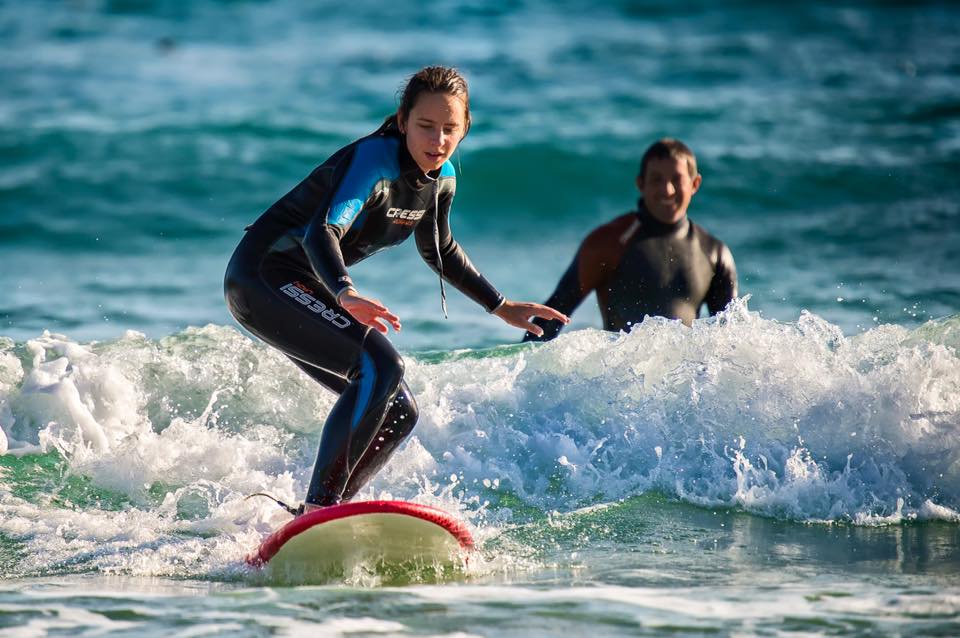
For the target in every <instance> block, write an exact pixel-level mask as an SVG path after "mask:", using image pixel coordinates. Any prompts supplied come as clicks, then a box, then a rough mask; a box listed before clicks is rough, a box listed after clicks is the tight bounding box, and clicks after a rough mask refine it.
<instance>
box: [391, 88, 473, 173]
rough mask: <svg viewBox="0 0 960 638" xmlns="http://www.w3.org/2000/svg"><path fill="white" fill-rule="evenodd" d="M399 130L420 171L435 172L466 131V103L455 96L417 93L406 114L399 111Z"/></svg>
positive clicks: (451, 152) (455, 147)
mask: <svg viewBox="0 0 960 638" xmlns="http://www.w3.org/2000/svg"><path fill="white" fill-rule="evenodd" d="M400 131H401V132H402V133H404V134H406V136H407V150H409V151H410V155H411V156H412V157H413V159H414V161H416V162H417V166H419V167H420V170H422V171H423V172H424V173H427V172H429V171H435V170H437V169H439V168H440V167H441V166H443V163H444V162H446V161H447V160H448V159H450V156H451V155H453V152H454V151H455V150H457V144H459V143H460V140H462V139H463V136H464V135H466V134H467V118H466V106H465V105H464V103H463V100H462V99H461V98H459V97H457V96H456V95H448V94H446V93H421V94H420V97H418V98H417V101H416V102H415V103H414V105H413V108H412V109H411V110H410V113H408V114H404V113H401V114H400Z"/></svg>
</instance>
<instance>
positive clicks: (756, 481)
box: [0, 304, 960, 575]
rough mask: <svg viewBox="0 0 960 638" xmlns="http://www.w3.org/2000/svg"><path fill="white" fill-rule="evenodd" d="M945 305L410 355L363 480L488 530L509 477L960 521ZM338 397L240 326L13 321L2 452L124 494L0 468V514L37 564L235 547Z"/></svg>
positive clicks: (298, 476) (544, 499) (952, 339)
mask: <svg viewBox="0 0 960 638" xmlns="http://www.w3.org/2000/svg"><path fill="white" fill-rule="evenodd" d="M958 325H960V322H958V320H957V319H956V318H953V319H947V320H942V321H940V322H935V323H930V324H927V325H926V326H924V327H922V328H920V329H918V330H915V331H912V332H911V331H908V330H906V329H903V328H900V327H896V326H880V327H878V328H876V329H874V330H871V331H869V332H866V333H864V334H861V335H858V336H856V337H852V338H848V337H845V336H844V335H843V334H842V333H841V331H840V330H839V329H838V328H837V327H835V326H832V325H830V324H828V323H827V322H825V321H823V320H822V319H820V318H818V317H816V316H814V315H810V314H804V315H802V316H801V317H800V318H799V320H798V321H797V322H796V323H778V322H774V321H768V320H765V319H763V318H762V317H760V316H758V315H757V314H755V313H750V312H748V311H747V309H746V307H745V305H743V304H740V305H736V306H735V307H733V308H732V309H731V310H729V311H728V312H727V313H725V314H722V315H720V316H718V317H714V318H712V319H708V320H701V321H698V322H696V323H695V325H694V326H693V327H692V328H688V327H685V326H683V325H681V324H679V323H676V322H671V321H665V320H656V319H654V320H647V321H645V322H644V323H643V324H641V325H639V326H637V327H636V328H635V329H634V330H633V331H632V332H631V333H630V334H620V335H616V334H610V333H605V332H601V331H595V330H585V331H580V332H575V333H571V334H567V335H563V336H561V337H560V338H558V339H556V340H555V341H553V342H550V343H547V344H532V345H525V346H508V347H504V348H500V349H493V350H490V351H485V352H481V353H474V352H460V353H450V354H448V355H446V356H444V357H442V359H441V361H439V362H431V361H430V360H429V359H427V358H420V359H418V358H417V357H416V356H413V357H408V364H407V379H408V382H409V384H410V386H411V388H412V390H413V392H414V394H415V395H416V397H417V400H418V403H419V405H420V410H421V419H420V422H419V424H418V426H417V428H416V430H415V431H414V434H413V436H412V437H411V438H410V440H409V441H408V442H407V443H406V444H405V446H404V447H403V448H402V449H401V450H400V451H399V452H398V453H397V455H396V456H395V458H394V459H393V460H392V462H391V463H390V464H388V466H387V467H386V468H385V469H384V470H383V471H382V472H381V474H380V475H379V476H378V477H377V478H376V479H375V480H374V481H373V482H372V483H371V485H370V486H368V487H367V488H366V490H365V491H364V492H363V493H362V495H361V496H363V497H377V498H402V499H411V500H416V501H419V502H424V503H428V504H433V505H437V506H440V507H443V508H446V509H448V510H452V511H455V512H458V513H459V514H461V515H462V516H464V517H466V518H467V519H468V520H469V521H471V523H472V524H473V526H474V530H475V532H476V534H477V535H478V536H479V537H480V540H481V541H483V540H484V539H485V538H486V537H488V536H489V535H493V534H496V533H497V529H498V528H500V527H501V526H502V525H503V524H504V523H505V522H507V521H510V520H511V519H514V520H515V517H514V513H513V512H512V511H511V509H510V508H508V507H506V506H504V505H502V504H501V500H502V499H501V496H502V495H503V494H505V493H506V492H509V493H511V494H512V495H513V497H517V498H519V499H520V501H521V502H523V503H524V504H525V505H527V506H532V507H535V508H539V509H540V510H541V511H550V510H559V511H570V510H573V509H575V508H578V507H581V506H583V505H586V504H590V503H596V502H611V501H615V500H617V499H621V498H625V497H629V496H633V495H636V494H640V493H643V492H645V491H649V490H651V489H656V490H660V491H663V492H666V493H668V494H671V495H674V496H676V497H678V498H680V499H683V500H686V501H689V502H691V503H695V504H700V505H704V506H723V507H726V506H732V507H741V508H744V509H745V510H747V511H750V512H754V513H758V514H762V515H770V516H778V517H788V518H793V519H799V520H810V521H817V520H847V521H850V522H853V523H856V524H865V525H876V524H891V523H897V522H900V521H902V520H905V519H915V518H920V519H939V520H947V521H957V520H960V514H958V511H960V469H958V468H960V446H958V445H957V439H958V433H960V356H958V344H957V332H958ZM332 404H333V396H332V395H331V394H330V393H328V392H326V391H325V390H322V389H320V388H318V387H317V386H316V385H315V384H314V383H313V382H312V381H311V380H310V379H308V378H307V377H306V376H305V375H303V374H301V373H300V372H299V371H298V370H297V369H296V368H294V367H293V366H292V365H290V364H289V363H288V362H287V361H286V360H285V359H284V358H283V357H282V356H281V355H279V354H278V353H277V352H275V351H273V350H271V349H270V348H267V347H265V346H263V345H262V344H259V343H255V342H253V341H250V340H249V339H248V338H246V337H244V336H243V335H241V334H240V333H238V332H237V331H235V330H234V329H232V328H226V327H218V326H207V327H205V328H194V329H189V330H186V331H184V332H182V333H180V334H177V335H173V336H170V337H167V338H165V339H162V340H160V341H156V342H155V341H151V340H149V339H146V338H145V337H144V336H143V335H139V334H136V333H128V334H126V335H124V336H123V337H122V338H120V339H118V340H116V341H113V342H109V343H91V344H78V343H75V342H72V341H71V340H69V339H68V338H66V337H63V336H59V335H53V334H49V333H45V334H44V335H42V336H40V337H38V338H37V339H34V340H31V341H29V342H27V343H26V344H21V345H16V344H13V343H12V342H10V341H9V340H6V341H4V342H2V343H0V426H2V430H3V432H4V439H7V440H8V441H9V447H10V450H9V453H17V454H21V455H22V454H29V453H41V452H49V451H51V450H57V451H58V453H59V454H60V455H62V457H63V458H64V459H65V461H66V466H67V468H68V474H69V475H74V476H84V477H88V478H89V480H90V481H91V482H92V484H93V486H94V487H96V488H97V489H101V490H106V491H107V492H108V493H110V494H118V495H120V496H121V497H122V498H125V499H127V500H128V501H129V503H130V506H129V507H127V508H125V509H124V510H123V511H121V512H112V511H104V510H101V509H99V508H98V507H97V506H95V505H89V504H83V505H81V506H79V507H75V508H71V507H64V505H63V504H62V503H60V502H59V501H57V499H56V498H54V497H55V496H56V495H55V494H51V495H46V496H43V497H29V498H20V497H17V496H15V495H14V493H13V490H11V489H10V488H11V487H12V486H11V485H10V483H9V481H11V480H12V479H10V478H9V477H0V481H3V482H4V485H5V489H4V490H2V491H0V532H2V533H4V534H7V535H10V536H11V537H14V538H17V539H20V540H21V542H23V543H25V544H26V545H27V547H28V549H29V550H30V551H28V552H27V553H26V556H27V559H26V563H25V564H24V565H22V567H23V569H25V570H26V572H27V573H31V572H43V571H44V570H50V569H52V570H55V571H56V570H58V569H69V565H71V564H75V563H76V564H84V565H86V566H87V567H96V568H97V569H99V570H102V571H105V572H111V571H119V572H122V573H135V574H143V575H149V574H194V573H211V572H218V571H221V572H222V571H223V570H228V571H229V570H233V569H239V565H238V563H239V561H238V558H239V557H240V556H242V555H243V554H244V553H245V552H246V551H248V550H249V549H250V548H252V547H253V546H254V545H255V543H256V541H257V539H259V538H260V537H261V536H262V535H263V534H265V533H266V532H268V531H270V530H272V529H274V528H275V527H276V526H277V525H278V524H280V523H281V522H282V521H283V520H285V515H284V514H283V513H282V512H281V511H280V510H279V509H278V508H276V507H275V506H274V505H273V504H272V503H270V502H269V501H266V500H265V499H251V500H244V498H243V497H244V496H245V495H246V494H249V493H252V492H259V491H266V492H270V493H273V494H275V495H276V496H277V497H279V498H281V499H283V500H285V501H288V502H296V501H297V500H298V499H299V498H302V494H303V493H304V491H305V488H306V484H307V481H308V479H309V472H310V468H311V464H312V461H313V456H314V454H315V446H316V443H317V439H318V432H319V428H320V424H321V423H322V420H323V418H324V416H325V415H326V413H327V412H328V411H329V409H330V407H331V406H332ZM13 487H15V486H13ZM504 502H505V501H504Z"/></svg>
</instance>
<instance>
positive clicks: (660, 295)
mask: <svg viewBox="0 0 960 638" xmlns="http://www.w3.org/2000/svg"><path fill="white" fill-rule="evenodd" d="M592 290H596V292H597V302H598V303H599V304H600V315H601V316H602V318H603V327H604V329H606V330H613V331H619V330H629V329H630V327H631V326H632V325H633V324H636V323H640V322H641V321H643V318H644V316H646V315H651V316H660V317H669V318H671V319H680V320H682V321H683V322H684V323H685V324H687V325H690V324H691V323H693V320H694V319H696V318H697V315H698V314H699V312H700V306H702V305H703V304H706V305H707V309H708V310H709V311H710V314H716V313H718V312H720V311H721V310H723V309H724V308H725V307H726V306H727V304H728V303H730V300H732V299H733V298H734V297H736V296H737V270H736V266H735V265H734V262H733V255H732V254H731V253H730V250H729V249H728V248H727V247H726V245H724V243H723V242H722V241H720V240H719V239H717V238H715V237H713V236H712V235H710V233H708V232H707V231H705V230H704V229H703V228H702V227H701V226H699V225H697V224H695V223H693V222H691V221H690V220H688V219H687V218H686V216H684V218H683V219H682V220H680V221H679V222H677V223H675V224H664V223H663V222H660V221H658V220H657V219H655V218H654V217H653V216H652V215H651V214H650V212H649V211H648V210H647V208H646V206H645V205H644V203H643V200H640V203H639V205H638V207H637V210H636V211H635V212H632V213H627V214H626V215H622V216H620V217H618V218H616V219H614V220H613V221H612V222H610V223H608V224H604V225H603V226H600V227H599V228H597V229H595V230H594V231H593V232H592V233H590V234H589V235H588V236H587V238H586V239H585V240H584V241H583V244H582V245H581V246H580V250H578V251H577V254H576V256H575V257H574V259H573V263H571V264H570V267H569V268H568V269H567V271H566V273H564V275H563V277H562V278H561V279H560V283H558V284H557V289H556V290H554V292H553V294H552V295H551V296H550V298H549V299H548V300H547V301H546V302H545V303H546V305H548V306H550V307H552V308H555V309H557V310H559V311H560V312H562V313H564V314H567V315H569V314H570V313H572V312H573V311H574V310H575V309H576V307H577V306H579V305H580V302H582V301H583V299H584V298H585V297H586V296H587V295H588V294H590V291H592ZM534 323H535V324H537V325H538V326H540V327H541V328H543V336H542V337H537V336H535V335H533V334H532V333H529V332H528V333H526V335H525V336H524V338H523V340H524V341H547V340H549V339H553V338H554V337H556V336H557V333H559V332H560V330H561V328H562V327H563V324H561V323H560V322H559V321H547V320H544V319H535V320H534Z"/></svg>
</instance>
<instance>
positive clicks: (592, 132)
mask: <svg viewBox="0 0 960 638" xmlns="http://www.w3.org/2000/svg"><path fill="white" fill-rule="evenodd" d="M957 17H958V15H957V12H956V9H955V8H953V7H951V5H950V4H949V3H944V4H935V3H934V4H925V3H919V4H918V3H913V2H905V3H896V2H882V3H873V2H864V3H855V2H854V3H840V4H836V5H834V4H832V3H831V4H829V5H827V4H812V5H804V6H802V7H801V6H791V7H780V6H775V5H768V4H766V3H753V2H732V3H712V2H698V3H690V4H687V5H685V6H684V7H682V8H681V7H675V6H674V5H673V3H666V2H664V3H658V2H651V3H631V2H621V3H601V4H600V5H594V4H592V3H589V4H588V3H577V2H565V3H552V2H542V3H540V2H525V3H517V4H512V5H504V6H502V7H496V6H491V5H487V4H486V3H476V4H475V3H471V2H462V3H461V2H454V3H427V4H424V5H421V6H419V7H416V8H413V7H405V6H403V5H397V6H382V5H381V3H369V4H367V3H363V2H360V3H351V4H350V7H349V8H346V7H342V6H340V5H339V4H337V3H296V2H282V1H278V2H206V1H204V2H191V3H179V2H75V3H46V2H38V3H5V4H4V5H2V8H0V89H2V92H3V96H4V97H3V100H2V102H0V250H2V253H0V255H2V261H3V267H2V268H0V290H3V295H2V296H0V333H2V334H5V335H7V336H10V337H12V338H14V339H17V340H21V339H24V338H28V337H31V336H34V335H36V334H39V332H41V331H42V330H44V329H51V330H56V331H61V332H66V333H68V334H69V335H70V336H72V337H74V338H77V339H90V338H97V339H103V338H109V337H111V336H116V335H117V334H118V333H119V332H121V331H122V330H124V329H127V328H132V329H136V330H140V331H143V332H145V333H147V334H148V335H150V336H153V337H158V336H162V335H165V334H170V333H171V332H173V331H175V330H178V329H182V328H183V327H185V326H188V325H202V324H205V323H207V322H215V323H219V324H224V323H228V322H229V321H230V319H229V317H228V315H227V313H226V311H225V309H224V306H223V303H222V299H221V291H220V286H221V277H222V271H223V266H224V264H225V262H226V260H227V258H228V257H229V254H230V252H231V250H232V248H233V246H234V245H235V243H236V242H237V240H238V238H239V236H240V233H241V229H242V228H243V226H244V225H245V224H246V223H248V222H249V221H250V220H252V219H254V218H255V217H256V216H257V215H258V214H259V213H260V212H261V211H262V210H263V209H264V208H265V207H266V206H268V205H269V204H271V203H272V202H273V201H274V200H275V199H276V198H277V197H279V196H280V195H282V194H283V193H285V192H286V191H287V190H288V189H289V188H290V187H291V186H292V185H293V184H295V183H296V182H297V181H299V180H300V179H301V178H302V177H303V176H304V175H305V174H306V173H307V172H309V171H310V170H311V169H312V168H313V167H314V166H315V165H317V164H318V163H319V162H321V161H322V160H323V159H324V158H326V156H327V155H329V154H330V153H332V152H333V151H334V150H336V149H337V148H338V147H340V146H341V145H343V144H345V143H347V142H349V141H350V140H351V139H353V138H355V137H357V136H360V135H362V134H364V133H366V132H369V131H370V130H372V129H373V128H375V127H376V125H377V124H378V122H379V121H380V120H381V119H382V117H383V116H384V115H385V114H387V113H389V112H390V111H391V110H392V109H393V108H394V106H395V104H396V98H395V94H396V91H397V90H398V89H399V88H400V86H401V85H402V82H403V79H404V77H406V76H407V75H409V74H410V73H411V72H412V71H413V70H416V69H417V68H418V67H420V66H421V65H424V64H428V63H438V62H439V63H446V64H455V65H457V66H458V67H460V68H461V69H462V70H463V71H464V73H465V74H466V75H467V77H468V79H469V80H470V83H471V88H472V91H473V110H474V114H475V121H476V125H475V126H474V128H473V130H472V131H471V133H470V136H469V137H468V138H467V139H466V141H465V142H464V143H463V145H462V147H461V157H460V159H459V164H460V168H461V176H460V184H459V190H458V196H457V200H456V205H455V211H454V224H455V226H454V230H455V232H456V234H457V236H458V239H459V240H460V241H461V242H462V243H463V244H464V245H465V246H466V247H467V249H468V250H469V252H470V253H471V255H472V256H473V258H474V259H475V261H476V262H477V263H478V265H479V266H480V267H481V269H482V270H483V272H484V273H485V274H486V275H488V277H489V278H490V279H491V280H492V281H493V282H494V283H496V284H497V285H498V286H499V287H501V288H502V289H503V290H504V291H505V292H506V293H507V294H508V296H511V297H514V298H530V299H536V300H540V299H544V298H546V296H547V295H548V294H549V293H550V291H551V290H552V287H553V285H554V284H555V283H556V280H557V279H558V277H559V275H560V274H561V273H562V272H563V270H564V269H565V267H566V265H567V263H568V262H569V260H570V258H571V256H572V254H573V252H574V250H575V248H576V246H577V245H578V243H579V241H580V240H581V239H582V237H583V236H584V235H585V234H586V232H588V231H589V230H590V229H591V228H593V227H594V226H596V225H597V224H599V223H600V222H602V221H604V220H607V219H609V218H611V217H612V216H614V215H616V214H619V213H621V212H623V211H626V210H628V209H630V208H631V207H632V206H633V204H634V199H635V196H636V195H637V193H636V191H635V188H634V186H633V177H634V175H635V172H636V168H637V160H638V158H639V156H640V154H641V153H642V151H643V149H644V148H645V147H646V146H647V145H648V144H649V143H650V142H651V141H652V140H654V139H656V138H657V137H659V136H663V135H670V136H675V137H679V138H681V139H683V140H685V141H687V142H688V143H689V144H690V145H691V146H692V147H693V149H694V150H695V151H696V153H697V155H698V159H699V162H700V167H701V171H702V173H703V175H704V184H703V188H702V190H701V192H700V194H698V195H697V196H696V198H695V200H694V202H693V206H692V209H691V217H692V218H694V219H695V220H697V221H699V222H700V223H702V224H703V225H705V226H706V227H707V228H708V229H710V230H711V231H713V232H714V233H715V234H717V235H718V236H719V237H721V238H722V239H724V240H725V241H726V242H727V243H728V244H729V246H730V247H731V249H732V250H733V253H734V255H735V257H736V260H737V263H738V266H739V269H740V275H741V277H740V280H741V290H742V292H743V293H745V294H751V295H752V297H751V302H750V306H751V308H752V309H755V310H760V311H762V312H763V314H764V315H765V316H767V317H770V318H777V319H786V320H795V319H796V317H797V316H798V314H799V311H800V309H808V310H811V311H813V312H815V313H816V314H818V315H820V316H822V317H824V318H825V319H827V320H829V321H831V322H832V323H835V324H837V325H840V326H841V327H842V329H843V330H844V331H845V332H846V333H848V334H850V333H854V332H856V331H858V330H862V329H863V328H866V327H869V326H872V325H875V324H876V323H896V324H901V325H916V324H917V323H919V322H921V321H923V320H925V319H927V318H930V317H940V316H944V315H948V314H952V313H953V312H956V309H957V307H958V305H960V294H958V291H957V285H956V276H957V273H958V272H960V251H958V250H957V249H956V247H957V246H960V223H958V219H960V203H958V202H960V197H958V194H960V180H958V179H957V168H958V165H960V162H958V157H960V119H958V115H960V82H958V73H960V38H958V34H960V33H958V32H960V27H958V22H960V21H958V20H957ZM357 274H358V281H359V283H360V285H361V287H362V289H363V290H364V291H368V292H370V293H371V294H376V295H378V296H381V297H383V299H384V301H385V302H387V303H388V305H390V307H391V308H394V309H395V310H396V311H397V312H399V314H400V315H401V317H402V318H403V319H404V321H405V324H406V325H407V331H406V333H405V334H402V335H400V336H399V337H398V339H397V342H398V344H399V345H400V347H401V348H404V347H406V348H425V347H427V348H450V347H459V346H475V345H491V344H493V343H502V342H505V341H510V340H513V339H515V338H516V336H517V335H516V333H515V332H513V331H511V330H509V329H507V328H505V327H502V326H501V325H500V324H499V322H498V321H496V320H494V319H486V318H483V317H478V316H477V314H476V313H475V309H474V308H472V307H471V306H470V304H469V302H462V303H458V304H457V305H456V306H455V314H454V317H453V320H452V321H441V320H439V313H438V311H437V310H438V301H437V299H436V296H437V292H436V290H435V287H436V286H435V285H434V282H433V276H432V274H431V273H430V272H429V271H428V270H427V269H426V268H424V267H423V266H422V265H421V263H420V262H419V261H418V258H417V257H416V255H415V251H413V250H412V249H409V247H404V248H403V249H400V250H397V251H393V252H392V253H389V254H388V255H385V256H383V257H382V258H378V259H377V260H376V261H375V262H372V263H370V264H369V265H364V266H363V267H360V268H358V269H357ZM838 299H842V301H839V300H838ZM591 304H592V302H591ZM589 306H590V304H588V305H585V307H584V310H582V311H581V313H580V315H579V316H578V322H579V323H580V325H596V324H597V321H596V316H597V315H596V311H595V310H593V308H592V307H589ZM591 312H592V313H593V314H590V313H591Z"/></svg>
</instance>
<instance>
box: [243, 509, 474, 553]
mask: <svg viewBox="0 0 960 638" xmlns="http://www.w3.org/2000/svg"><path fill="white" fill-rule="evenodd" d="M359 514H402V515H405V516H412V517H414V518H419V519H421V520H424V521H428V522H430V523H433V524H435V525H438V526H440V527H442V528H443V529H445V530H446V531H447V532H449V533H450V535H451V536H453V537H454V538H455V539H456V540H457V542H458V543H460V547H461V549H464V550H471V549H473V536H472V535H471V534H470V530H468V529H467V526H466V525H464V524H463V523H462V522H460V521H459V520H457V519H456V518H454V517H453V516H451V515H450V514H448V513H447V512H444V511H443V510H441V509H437V508H436V507H430V506H429V505H421V504H419V503H408V502H407V501H362V502H358V503H342V504H340V505H331V506H329V507H322V508H320V509H318V510H313V511H312V512H307V513H306V514H301V515H300V516H298V517H296V518H295V519H293V520H292V521H290V522H289V523H287V524H286V525H284V526H283V527H281V528H280V529H278V530H277V531H275V532H274V533H273V534H271V535H270V536H268V537H267V538H266V539H265V540H264V541H263V543H261V544H260V547H259V548H258V549H257V551H256V552H255V553H252V554H250V555H249V556H247V558H246V562H247V563H248V564H250V565H252V566H254V567H261V566H262V565H263V564H264V563H266V562H267V561H269V560H270V559H271V558H273V557H274V555H275V554H276V553H277V552H278V551H280V548H281V547H283V544H284V543H286V542H287V541H288V540H290V539H291V538H293V537H294V536H296V535H297V534H299V533H301V532H303V531H304V530H307V529H309V528H311V527H313V526H314V525H319V524H321V523H326V522H328V521H334V520H337V519H340V518H347V517H350V516H357V515H359Z"/></svg>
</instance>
